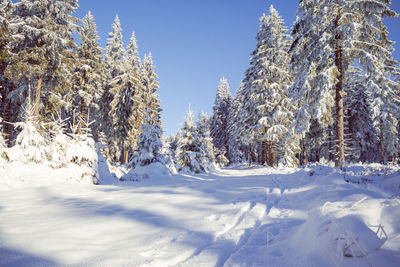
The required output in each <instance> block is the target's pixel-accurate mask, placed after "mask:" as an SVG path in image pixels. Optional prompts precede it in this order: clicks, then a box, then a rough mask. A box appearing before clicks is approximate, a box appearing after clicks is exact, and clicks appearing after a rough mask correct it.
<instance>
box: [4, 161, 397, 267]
mask: <svg viewBox="0 0 400 267" xmlns="http://www.w3.org/2000/svg"><path fill="white" fill-rule="evenodd" d="M99 168H100V170H99V171H100V174H101V177H100V178H101V183H102V185H97V186H96V185H85V184H76V183H67V182H60V181H62V178H60V177H49V176H51V175H50V173H49V172H43V171H42V172H41V171H38V170H35V169H33V167H32V168H31V169H30V172H29V171H25V172H23V171H22V170H17V169H15V168H14V171H13V173H10V172H7V171H6V170H5V169H3V170H1V169H0V266H57V265H79V266H81V265H88V266H400V198H399V188H398V186H399V181H400V174H399V171H398V170H393V169H390V170H389V169H388V170H378V171H377V168H372V167H371V168H367V167H350V168H349V169H348V171H347V173H346V175H344V174H343V173H339V172H337V171H336V170H335V169H334V168H331V167H320V166H315V167H312V168H306V169H298V170H293V169H271V168H261V167H253V168H247V167H245V166H238V167H237V168H227V169H222V170H219V171H215V172H214V173H212V174H201V175H188V174H186V175H176V176H162V175H161V174H159V175H158V177H155V176H151V177H150V178H149V179H143V180H140V182H120V181H118V180H117V179H116V178H115V177H114V176H113V175H112V174H111V173H110V171H109V169H108V167H107V166H106V165H105V164H104V162H103V161H102V160H100V167H99ZM46 171H48V170H46ZM383 174H385V175H383ZM378 175H379V176H378ZM56 176H57V175H56ZM7 177H8V178H7ZM10 177H14V178H15V177H17V178H15V179H14V180H12V179H11V178H10ZM45 178H46V179H47V180H49V179H52V178H54V179H53V182H49V183H46V182H43V181H45V180H46V179H45ZM345 180H351V181H352V183H348V182H346V181H345ZM35 181H37V182H35ZM54 181H57V182H54Z"/></svg>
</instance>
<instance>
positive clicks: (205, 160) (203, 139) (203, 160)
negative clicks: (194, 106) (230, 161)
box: [196, 113, 227, 171]
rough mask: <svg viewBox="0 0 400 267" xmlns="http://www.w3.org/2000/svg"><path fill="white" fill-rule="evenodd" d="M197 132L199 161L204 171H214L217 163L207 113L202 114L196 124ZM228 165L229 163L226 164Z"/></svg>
mask: <svg viewBox="0 0 400 267" xmlns="http://www.w3.org/2000/svg"><path fill="white" fill-rule="evenodd" d="M196 132H197V135H198V138H199V140H198V143H199V144H200V147H199V150H200V155H199V161H200V166H201V167H202V168H203V170H204V171H210V170H212V169H213V163H214V162H215V156H214V147H213V144H212V139H211V136H210V119H209V118H208V116H207V114H206V113H202V114H201V115H200V117H199V119H198V121H197V123H196ZM226 164H227V163H226Z"/></svg>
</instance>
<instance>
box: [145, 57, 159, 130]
mask: <svg viewBox="0 0 400 267" xmlns="http://www.w3.org/2000/svg"><path fill="white" fill-rule="evenodd" d="M141 78H142V82H143V86H144V90H143V97H142V98H143V106H144V121H143V123H144V124H151V125H157V126H158V127H160V128H161V115H160V112H161V105H160V100H159V99H158V95H157V90H158V88H159V85H158V81H157V78H158V75H157V74H156V73H155V72H154V65H153V58H152V56H151V53H149V55H148V56H147V55H145V56H144V59H143V66H142V74H141Z"/></svg>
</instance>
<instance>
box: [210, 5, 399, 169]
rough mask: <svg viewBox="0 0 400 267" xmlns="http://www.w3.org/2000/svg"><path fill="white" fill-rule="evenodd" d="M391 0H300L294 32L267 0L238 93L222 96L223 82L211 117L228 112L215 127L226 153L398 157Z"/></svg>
mask: <svg viewBox="0 0 400 267" xmlns="http://www.w3.org/2000/svg"><path fill="white" fill-rule="evenodd" d="M390 4H391V3H390V1H388V0H378V1H375V0H374V1H372V0H362V1H359V0H357V1H356V0H346V1H344V0H336V1H333V0H300V1H299V8H298V12H297V13H298V16H297V20H296V21H295V23H294V25H293V28H292V30H291V33H290V34H287V29H286V28H285V26H284V24H283V20H282V19H281V17H280V16H279V14H278V12H277V11H276V10H275V9H274V8H273V7H272V6H271V8H270V11H269V14H268V15H267V16H266V15H263V16H262V17H261V18H260V27H259V32H258V33H257V35H256V41H257V45H256V49H255V50H254V51H253V52H252V53H251V60H250V66H249V68H248V69H247V70H246V71H245V76H244V78H243V81H242V83H241V85H240V86H239V88H238V90H237V94H236V97H235V98H233V99H229V100H228V101H230V103H229V104H222V103H221V96H220V94H221V93H220V88H219V89H218V93H217V97H216V103H215V106H214V115H213V117H211V121H215V120H217V121H219V120H224V119H226V118H228V117H229V119H228V121H229V126H228V128H225V125H223V124H215V123H211V125H210V127H211V133H215V132H219V131H223V133H221V134H219V138H213V143H214V145H215V146H216V147H221V144H229V145H227V146H226V147H227V148H226V149H224V151H223V153H224V155H225V156H226V158H227V160H228V161H229V163H236V162H243V161H245V160H247V161H249V163H250V164H251V163H252V162H257V163H261V164H268V165H269V166H277V165H278V164H283V165H289V166H297V165H304V164H307V163H311V162H321V161H324V162H327V161H334V162H335V164H336V166H342V165H343V163H344V162H380V163H383V164H386V163H388V162H398V157H399V156H400V154H399V147H400V139H399V126H400V124H399V122H400V110H399V108H400V103H399V100H400V83H399V77H400V69H399V63H398V62H397V61H396V60H395V59H394V58H393V56H392V53H393V42H392V41H390V40H388V38H387V35H388V31H387V28H386V26H385V25H384V24H383V19H385V18H390V17H397V16H398V14H396V13H395V12H394V11H392V10H391V9H390ZM221 114H223V115H221ZM214 116H216V118H214ZM221 116H222V117H221ZM221 137H224V138H225V139H223V140H221V139H220V138H221ZM233 149H234V150H235V151H234V152H232V150H233Z"/></svg>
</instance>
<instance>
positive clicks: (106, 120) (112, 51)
mask: <svg viewBox="0 0 400 267" xmlns="http://www.w3.org/2000/svg"><path fill="white" fill-rule="evenodd" d="M112 28H113V31H112V32H110V33H109V37H108V41H107V44H106V48H105V51H106V52H105V54H104V64H105V68H106V69H105V72H106V75H107V76H106V82H105V84H104V91H103V95H102V97H101V103H102V104H101V107H100V113H101V123H100V124H101V131H102V132H103V133H104V135H105V136H107V138H108V140H107V142H108V143H109V144H112V140H110V138H112V133H113V131H112V124H111V121H112V119H111V117H110V110H111V106H110V104H111V101H112V100H113V95H112V94H111V93H110V88H111V83H112V80H113V79H114V78H115V77H117V76H118V75H120V74H122V73H123V68H124V63H123V62H124V55H125V48H124V45H123V41H122V29H121V23H120V20H119V18H118V15H117V16H116V17H115V20H114V23H113V25H112Z"/></svg>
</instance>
